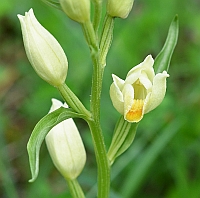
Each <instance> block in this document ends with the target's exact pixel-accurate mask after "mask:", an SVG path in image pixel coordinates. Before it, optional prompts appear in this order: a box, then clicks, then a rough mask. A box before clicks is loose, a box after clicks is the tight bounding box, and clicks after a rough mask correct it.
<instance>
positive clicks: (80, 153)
mask: <svg viewBox="0 0 200 198" xmlns="http://www.w3.org/2000/svg"><path fill="white" fill-rule="evenodd" d="M61 106H63V107H67V105H66V104H64V105H63V104H62V103H61V102H60V101H59V100H56V99H52V106H51V109H50V112H52V111H55V110H56V109H58V108H59V107H61ZM45 140H46V144H47V148H48V151H49V154H50V156H51V159H52V161H53V163H54V165H55V166H56V168H57V169H58V171H59V172H60V173H61V174H62V175H63V177H65V178H66V179H70V180H72V179H75V178H76V177H78V175H79V174H80V173H81V171H82V169H83V167H84V165H85V161H86V153H85V148H84V145H83V142H82V140H81V137H80V134H79V131H78V129H77V127H76V125H75V123H74V121H73V119H72V118H70V119H67V120H64V121H62V122H61V123H59V124H58V125H56V126H55V127H53V128H52V129H51V130H50V131H49V133H48V134H47V136H46V138H45Z"/></svg>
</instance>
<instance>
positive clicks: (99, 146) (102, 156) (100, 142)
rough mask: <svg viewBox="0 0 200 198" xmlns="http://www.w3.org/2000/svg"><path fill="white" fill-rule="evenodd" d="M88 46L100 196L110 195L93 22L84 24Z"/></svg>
mask: <svg viewBox="0 0 200 198" xmlns="http://www.w3.org/2000/svg"><path fill="white" fill-rule="evenodd" d="M82 27H83V32H84V34H85V37H86V40H87V43H88V46H89V48H90V52H91V58H92V62H93V76H92V89H91V113H92V120H89V121H88V124H89V127H90V130H91V133H92V139H93V143H94V150H95V156H96V161H97V168H98V198H107V197H109V190H110V166H109V163H108V158H107V152H106V147H105V144H104V138H103V134H102V130H101V126H100V99H101V90H102V78H103V67H102V66H101V63H100V58H99V46H98V40H97V38H96V34H95V31H94V28H93V26H92V24H91V22H90V21H89V22H87V23H85V24H83V26H82Z"/></svg>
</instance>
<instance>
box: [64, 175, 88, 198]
mask: <svg viewBox="0 0 200 198" xmlns="http://www.w3.org/2000/svg"><path fill="white" fill-rule="evenodd" d="M66 181H67V184H68V187H69V191H70V194H71V195H72V197H73V198H85V195H84V193H83V190H82V188H81V186H80V184H79V183H78V181H77V180H76V179H74V180H69V179H66Z"/></svg>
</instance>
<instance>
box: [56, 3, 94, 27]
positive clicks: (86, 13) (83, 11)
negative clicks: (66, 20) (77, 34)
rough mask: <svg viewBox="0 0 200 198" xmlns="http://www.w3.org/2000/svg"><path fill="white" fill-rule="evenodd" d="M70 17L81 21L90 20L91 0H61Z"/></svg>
mask: <svg viewBox="0 0 200 198" xmlns="http://www.w3.org/2000/svg"><path fill="white" fill-rule="evenodd" d="M60 4H61V7H62V9H63V11H64V12H65V13H66V14H67V16H68V17H70V18H71V19H73V20H74V21H77V22H79V23H84V22H86V21H89V20H90V0H60Z"/></svg>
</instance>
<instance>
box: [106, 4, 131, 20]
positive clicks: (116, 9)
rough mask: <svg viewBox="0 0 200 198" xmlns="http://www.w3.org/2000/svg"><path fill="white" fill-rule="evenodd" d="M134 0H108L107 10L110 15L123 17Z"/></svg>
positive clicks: (126, 14) (129, 9)
mask: <svg viewBox="0 0 200 198" xmlns="http://www.w3.org/2000/svg"><path fill="white" fill-rule="evenodd" d="M133 2H134V0H117V1H116V0H108V3H107V12H108V14H109V15H110V16H112V17H119V18H123V19H125V18H126V17H127V16H128V14H129V12H130V11H131V9H132V7H133Z"/></svg>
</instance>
